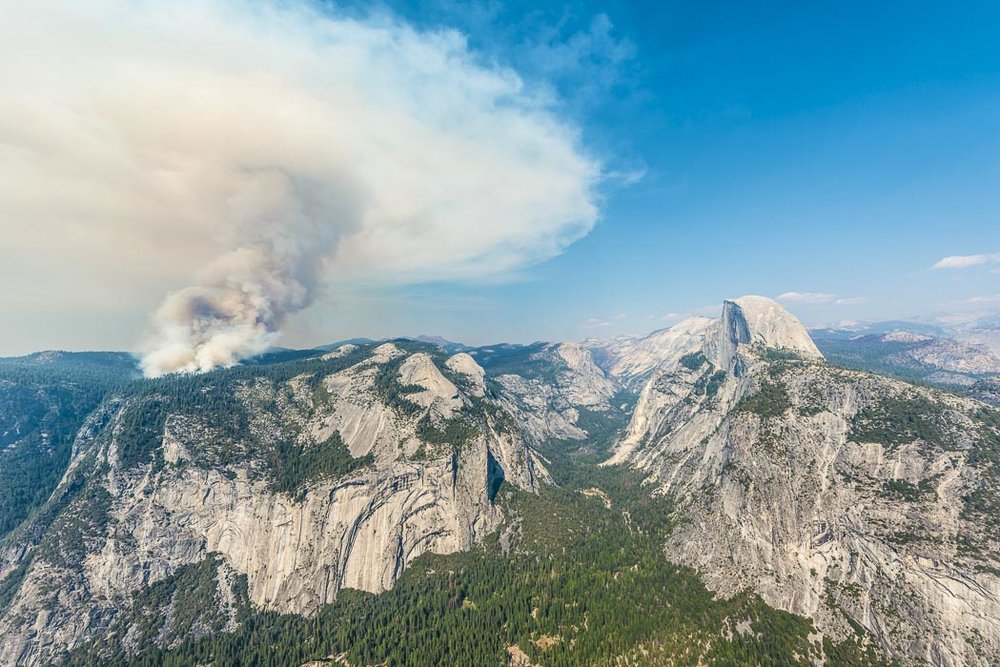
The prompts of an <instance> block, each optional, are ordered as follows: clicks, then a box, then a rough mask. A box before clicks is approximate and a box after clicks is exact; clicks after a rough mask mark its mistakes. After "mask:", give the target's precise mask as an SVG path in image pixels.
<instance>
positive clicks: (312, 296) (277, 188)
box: [0, 0, 1000, 374]
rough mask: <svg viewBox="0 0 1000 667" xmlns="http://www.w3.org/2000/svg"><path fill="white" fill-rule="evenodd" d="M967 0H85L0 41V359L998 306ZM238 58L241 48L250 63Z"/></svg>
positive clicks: (632, 329)
mask: <svg viewBox="0 0 1000 667" xmlns="http://www.w3.org/2000/svg"><path fill="white" fill-rule="evenodd" d="M997 19H1000V9H998V8H997V7H996V6H994V5H991V4H990V3H970V4H967V5H963V6H962V7H948V8H942V7H940V6H939V5H936V4H934V3H917V4H913V3H907V4H905V5H904V4H893V3H890V4H888V5H885V6H881V7H876V8H873V7H865V8H864V11H863V12H860V13H859V11H858V8H857V7H853V6H847V5H844V6H829V7H826V6H825V7H788V6H785V5H783V4H778V3H771V4H764V5H755V6H753V7H740V6H735V7H725V8H719V7H702V6H698V5H687V4H683V3H666V4H660V3H657V4H647V3H641V2H621V3H597V2H584V3H582V4H577V5H574V6H573V7H572V8H570V7H564V6H560V5H552V6H542V7H538V6H536V5H534V4H530V3H521V2H509V3H504V4H498V3H492V2H483V3H475V2H474V3H469V4H463V5H461V6H458V5H455V4H453V3H445V2H442V3H427V4H423V5H420V7H419V9H416V8H414V7H413V6H411V5H410V4H409V3H394V2H389V3H385V4H380V5H378V7H377V8H376V9H370V8H368V7H367V6H366V5H362V4H361V3H351V2H347V3H340V4H329V3H312V2H293V3H284V4H280V5H278V4H275V5H269V4H267V3H264V4H252V3H243V2H209V3H195V2H181V3H174V4H171V5H170V6H169V7H167V6H160V5H156V4H152V3H143V4H134V3H128V2H120V1H118V0H109V1H108V2H104V3H97V4H90V5H87V6H81V5H78V4H76V3H69V2H55V3H48V5H47V6H46V7H39V6H29V5H22V6H19V7H17V8H14V9H12V10H11V11H10V12H9V16H8V20H7V21H5V24H4V26H3V27H0V35H2V36H3V40H2V41H0V44H3V46H0V52H2V53H3V55H4V58H3V62H4V63H5V64H4V65H2V66H0V82H2V83H3V84H4V85H5V87H6V91H7V92H8V102H9V103H7V104H4V105H3V106H2V107H0V145H2V147H3V148H2V150H0V173H2V174H3V175H4V179H3V183H4V185H2V186H0V207H2V208H0V220H3V222H2V223H0V238H3V243H2V244H0V281H2V282H3V284H4V285H5V289H4V290H2V291H0V309H2V312H3V313H4V315H5V316H4V324H5V325H6V326H4V327H3V328H2V329H0V355H3V356H12V355H18V354H25V353H29V352H33V351H38V350H44V349H67V350H80V349H117V350H129V351H140V352H142V353H143V355H144V359H145V363H146V365H147V370H148V371H149V372H151V373H153V374H156V373H159V372H169V371H171V370H178V369H186V370H197V369H205V368H210V367H212V366H213V365H214V364H217V363H223V364H225V363H231V362H232V361H234V360H238V359H239V358H243V357H246V356H250V355H252V354H255V353H257V352H259V351H261V350H263V349H266V348H267V347H269V346H282V347H289V348H305V347H311V346H315V345H322V344H325V343H326V342H328V341H331V340H338V339H345V338H352V337H372V338H386V337H396V336H412V335H416V334H418V333H426V334H428V335H441V336H444V337H445V338H448V339H452V340H459V341H463V342H468V343H469V344H481V343H486V342H498V341H505V342H528V341H534V340H579V339H583V338H587V337H606V336H615V335H621V334H630V335H639V334H643V333H647V332H649V331H652V330H656V329H660V328H663V327H665V326H669V325H670V324H672V323H674V322H676V321H679V320H680V319H682V318H683V317H686V316H689V315H695V314H706V313H707V314H716V313H717V312H718V307H719V306H718V304H719V303H721V301H722V299H723V298H728V297H733V296H738V295H741V294H749V293H756V294H762V295H765V296H769V297H772V298H775V299H777V300H778V301H779V302H781V303H782V304H783V305H784V306H785V307H787V308H789V310H791V312H793V313H794V314H795V315H796V316H798V317H799V318H800V319H802V320H803V322H805V323H806V324H807V325H810V326H817V325H822V324H832V323H837V322H844V321H883V320H889V319H909V318H925V319H934V318H941V317H946V318H952V319H958V320H960V319H963V318H966V319H967V318H972V317H975V316H977V315H984V314H988V313H996V312H997V311H998V309H1000V233H998V231H997V229H998V228H1000V226H998V224H997V222H996V220H997V218H998V215H1000V202H998V201H997V198H996V196H995V184H996V182H997V180H998V176H1000V164H998V163H997V161H996V159H995V155H996V154H997V153H998V149H1000V51H998V50H997V49H996V48H995V43H994V40H993V39H992V35H991V31H990V30H989V26H990V25H995V24H996V21H997ZM249 45H252V48H250V46H249Z"/></svg>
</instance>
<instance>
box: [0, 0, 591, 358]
mask: <svg viewBox="0 0 1000 667" xmlns="http://www.w3.org/2000/svg"><path fill="white" fill-rule="evenodd" d="M8 56H9V57H8ZM0 57H2V58H3V61H4V62H11V63H15V62H16V64H17V66H15V67H6V68H0V86H3V87H4V90H5V92H6V93H8V94H7V96H6V99H7V100H9V103H6V102H5V106H4V108H3V110H2V111H0V141H2V142H4V143H6V144H9V145H10V146H14V147H16V148H15V149H12V150H7V151H2V152H0V190H4V192H5V193H6V194H5V195H4V197H2V198H0V219H7V220H23V221H25V222H26V223H27V224H25V225H23V227H22V228H18V229H16V230H13V231H12V232H11V233H10V234H7V235H6V236H5V242H6V243H9V244H10V247H11V248H17V247H18V244H22V245H23V246H24V247H26V248H28V247H34V246H40V247H41V246H44V248H45V252H46V253H47V254H48V256H49V258H50V259H49V260H47V261H50V262H51V264H52V265H53V266H56V265H58V263H59V262H58V260H57V259H56V258H57V257H59V256H62V257H64V258H66V259H67V260H69V261H71V262H83V261H88V260H89V258H99V259H94V260H93V261H92V264H93V266H92V267H91V268H90V269H89V270H88V271H86V272H83V273H82V274H80V280H81V281H83V282H85V281H86V280H88V279H90V278H91V277H94V280H95V281H96V280H97V277H101V276H104V278H103V280H105V283H106V282H107V281H110V280H115V281H118V282H119V283H120V282H122V281H126V282H128V284H129V285H130V287H132V288H134V291H136V292H137V293H152V292H153V290H158V293H159V294H162V286H163V285H165V284H168V285H174V286H176V287H178V288H179V289H177V291H174V292H172V293H171V294H169V295H168V296H167V297H166V299H164V300H162V305H161V306H160V307H159V309H158V310H157V311H156V314H155V316H154V317H153V318H152V321H151V325H150V330H149V333H148V335H147V337H146V338H145V340H144V341H143V343H142V344H141V351H142V354H143V360H142V364H143V368H144V370H145V372H146V374H147V375H150V376H156V375H162V374H165V373H173V372H200V371H206V370H209V369H212V368H215V367H217V366H226V365H231V364H233V363H236V362H237V361H239V360H240V359H244V358H246V357H249V356H252V355H255V354H258V353H260V352H261V351H263V350H265V349H266V348H267V347H268V346H270V345H273V344H274V342H275V341H276V339H277V337H278V336H279V335H280V332H281V330H282V327H283V326H284V324H285V322H286V321H287V319H288V318H289V317H290V316H291V315H293V314H294V313H296V312H298V311H300V310H302V309H303V308H306V307H308V306H309V305H310V304H311V303H312V302H313V301H314V300H315V298H316V296H317V293H318V292H319V291H320V290H321V289H322V287H323V285H324V284H326V283H327V282H329V281H348V283H349V282H350V281H366V282H371V281H373V280H375V281H379V282H382V283H389V284H392V283H396V284H399V283H406V282H415V281H426V280H467V279H481V278H493V277H496V276H503V275H505V274H509V273H511V272H514V271H517V270H518V269H520V268H522V267H524V266H526V265H528V264H531V263H533V262H538V261H541V260H544V259H547V258H549V257H552V256H553V255H556V254H558V253H559V252H561V251H562V250H563V249H564V248H565V247H566V246H567V245H568V244H570V243H572V242H573V241H575V240H576V239H578V238H580V237H581V236H583V235H585V234H586V233H588V232H589V231H590V229H591V228H592V227H593V225H594V223H595V221H596V219H597V206H596V203H595V201H596V196H595V193H594V190H595V187H596V184H597V182H598V180H599V179H600V177H601V170H600V165H599V164H598V163H597V162H596V161H594V160H592V159H590V158H589V157H587V156H586V155H584V154H583V153H582V152H581V150H580V148H579V142H578V136H577V131H576V129H575V128H574V127H573V126H572V125H570V124H568V123H566V122H565V121H563V120H562V119H560V118H558V117H557V116H556V115H555V114H554V113H553V112H552V111H550V110H549V108H548V107H546V99H547V98H546V97H545V95H535V94H534V93H533V92H532V91H531V90H530V89H529V88H528V87H527V86H525V84H524V82H523V81H522V80H521V79H520V78H519V77H518V76H517V75H516V73H514V72H513V71H510V70H508V69H504V68H500V67H497V66H495V65H492V64H485V63H484V62H483V61H482V60H481V59H480V58H479V57H478V56H477V54H476V53H474V52H472V51H470V49H469V48H468V46H467V44H466V42H465V40H464V38H463V37H462V36H461V35H459V34H457V33H454V32H450V31H431V32H421V31H417V30H414V29H412V28H411V27H409V26H407V25H406V24H403V23H400V22H398V21H394V20H387V19H380V20H375V19H372V20H365V21H362V20H355V19H347V18H342V17H337V16H332V15H330V14H329V13H320V12H318V11H316V10H314V9H313V8H312V6H311V5H307V4H296V3H294V2H292V3H289V2H281V3H275V4H274V5H267V4H260V3H251V2H242V1H240V0H208V1H206V2H196V1H195V0H179V1H178V2H171V3H145V2H129V1H127V0H105V1H104V2H97V3H77V2H69V1H68V0H64V1H62V2H60V0H53V1H52V2H46V3H20V4H17V5H15V6H12V7H11V9H10V11H9V12H7V14H6V15H5V20H4V21H3V22H2V23H0ZM8 190H9V192H7V191H8ZM8 195H9V196H8ZM102 284H104V283H102ZM184 285H187V286H186V287H183V286H184ZM62 287H63V289H65V290H66V291H67V293H70V292H71V291H72V290H74V289H76V285H75V284H74V282H73V281H66V282H64V283H63V285H62ZM80 289H83V288H80ZM90 291H94V288H93V286H91V287H90Z"/></svg>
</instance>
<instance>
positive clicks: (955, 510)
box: [609, 297, 1000, 665]
mask: <svg viewBox="0 0 1000 667" xmlns="http://www.w3.org/2000/svg"><path fill="white" fill-rule="evenodd" d="M691 340H692V345H697V347H698V349H697V351H693V352H689V353H688V354H686V355H685V356H683V357H681V358H679V359H677V360H676V361H673V362H666V363H663V364H661V365H660V366H659V367H658V368H657V369H656V370H655V371H654V372H653V373H652V375H651V376H650V378H649V380H648V381H647V382H646V384H645V386H644V387H643V389H642V392H641V395H640V398H639V401H638V403H637V405H636V408H635V412H634V414H633V417H632V421H631V423H630V425H629V428H628V430H627V432H626V434H625V435H624V436H623V438H622V439H621V441H620V442H619V444H618V446H617V448H616V450H615V452H614V456H613V457H612V459H611V460H610V461H609V463H625V464H628V465H631V466H634V467H636V468H638V469H640V470H642V471H644V472H645V473H646V474H647V480H648V483H649V484H650V488H651V491H652V492H655V493H659V494H664V495H666V496H668V497H670V498H671V499H673V500H674V502H675V504H676V507H677V518H678V520H679V524H678V529H677V530H675V531H674V533H673V534H672V536H671V538H670V540H669V543H668V544H667V545H666V548H667V550H668V554H669V555H670V556H671V557H672V558H674V559H676V560H677V561H679V562H682V563H685V564H688V565H691V566H693V567H695V568H696V569H697V571H698V572H699V573H700V574H701V576H703V578H704V579H705V581H706V582H707V583H708V584H709V586H710V587H711V588H713V589H714V590H716V591H718V593H719V594H721V595H726V596H728V595H731V594H734V593H736V592H738V591H740V590H742V589H745V588H750V589H752V590H755V591H757V592H759V593H760V594H761V595H762V597H763V598H764V600H765V601H767V602H768V603H769V604H771V605H774V606H776V607H779V608H782V609H786V610H789V611H792V612H794V613H798V614H803V615H806V616H810V617H812V618H813V619H814V620H815V622H816V623H817V627H818V628H819V629H820V630H821V631H822V632H824V633H826V634H828V635H830V636H833V637H838V636H843V635H845V634H847V633H852V632H854V629H853V627H854V626H855V624H856V626H857V627H861V628H864V629H865V630H867V631H868V632H869V633H870V634H871V636H872V637H873V638H874V639H875V641H877V642H878V643H879V644H880V645H881V646H882V647H883V648H884V650H885V651H886V652H887V653H888V654H889V655H890V656H891V657H893V658H894V659H896V660H898V661H900V662H902V663H904V664H909V663H913V664H917V663H919V662H921V661H923V660H926V661H927V662H929V663H931V664H937V665H989V664H996V661H997V659H998V657H1000V633H998V632H997V629H998V628H1000V577H998V576H997V573H998V571H1000V568H998V566H1000V560H998V558H997V553H998V547H1000V528H998V523H997V519H996V507H997V505H996V501H997V499H998V498H997V487H996V483H997V482H998V481H1000V469H998V464H1000V431H998V427H1000V423H998V422H997V420H996V416H995V413H992V412H988V411H987V410H986V408H985V406H983V405H982V404H981V403H978V402H976V401H973V400H969V399H963V398H959V397H956V396H952V395H948V394H944V393H941V392H938V391H934V390H931V389H925V388H918V387H915V386H912V385H908V384H905V383H902V382H898V381H895V380H889V379H886V378H883V377H879V376H875V375H871V374H868V373H863V372H855V371H848V370H843V369H839V368H835V367H832V366H830V365H828V364H826V363H825V362H824V361H823V358H822V355H820V353H819V351H818V350H817V349H816V346H815V345H814V344H813V342H812V341H811V339H810V338H809V336H808V334H807V333H806V331H805V329H804V328H803V327H802V325H801V324H799V323H798V321H796V320H795V319H794V318H793V317H792V316H791V315H789V314H788V313H787V312H785V311H784V310H783V309H781V307H780V306H778V305H777V304H775V303H773V302H770V301H768V300H766V299H762V298H760V297H749V298H746V297H745V298H743V299H736V300H733V301H729V302H726V303H725V304H724V307H723V315H722V318H721V319H720V320H718V321H717V322H716V323H714V324H713V325H712V326H711V327H709V328H708V330H707V332H706V334H705V335H704V336H693V337H692V339H691Z"/></svg>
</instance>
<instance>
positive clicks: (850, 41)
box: [308, 2, 1000, 342]
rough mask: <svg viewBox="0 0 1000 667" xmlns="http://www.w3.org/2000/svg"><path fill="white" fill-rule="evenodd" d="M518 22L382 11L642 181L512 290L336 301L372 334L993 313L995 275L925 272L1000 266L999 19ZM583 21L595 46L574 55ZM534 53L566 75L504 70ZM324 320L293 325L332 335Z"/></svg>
mask: <svg viewBox="0 0 1000 667" xmlns="http://www.w3.org/2000/svg"><path fill="white" fill-rule="evenodd" d="M525 4H526V5H527V6H528V7H530V6H531V5H530V3H525ZM876 4H877V5H879V6H875V5H876ZM528 7H521V6H518V4H517V3H503V4H500V3H495V4H488V5H479V6H478V9H477V10H468V9H467V8H465V9H463V8H457V7H449V6H447V5H445V6H444V8H441V6H439V7H438V8H436V9H434V10H424V11H418V12H412V11H411V12H406V11H402V12H401V13H403V15H404V16H408V17H409V18H410V19H411V20H415V21H418V22H421V21H422V22H426V23H428V24H443V25H451V26H456V27H458V28H459V29H461V30H463V31H465V32H466V33H467V34H468V36H469V39H470V42H471V43H472V44H473V45H475V46H478V47H479V48H482V49H483V50H484V51H485V52H487V53H490V54H492V55H493V56H494V57H496V58H497V59H498V60H500V61H502V62H509V63H513V64H515V65H516V66H518V67H519V71H520V72H521V73H522V75H524V76H525V77H526V78H529V79H530V78H531V77H532V76H533V75H537V76H540V77H545V76H548V77H549V80H550V81H551V80H553V79H554V80H555V85H556V86H557V87H558V89H559V93H560V94H561V95H562V96H564V102H563V108H564V113H567V114H571V115H573V116H574V117H575V118H577V119H578V121H579V122H580V123H581V124H582V127H583V139H584V142H585V144H586V145H587V146H588V148H589V149H590V150H592V151H595V152H596V154H597V155H598V156H599V157H600V158H601V159H602V160H604V161H605V163H606V165H607V166H608V168H609V169H610V170H612V171H618V172H621V173H624V174H627V173H634V172H637V171H641V173H642V176H641V178H639V179H638V180H637V181H635V182H632V183H630V184H626V183H623V182H621V181H620V180H619V181H615V182H612V183H611V184H609V186H608V188H607V193H606V198H605V199H604V204H603V211H602V218H601V221H600V223H599V224H598V226H597V227H596V228H595V230H594V231H593V232H591V233H590V234H589V235H588V236H587V237H585V238H583V239H582V240H580V241H577V242H576V243H575V244H574V245H572V246H570V247H569V249H568V250H567V251H566V252H565V253H564V254H562V255H561V256H559V257H556V258H555V259H552V260H550V261H548V262H547V263H545V264H543V265H540V266H536V267H534V268H532V269H529V270H527V271H525V272H524V273H523V274H522V275H521V276H520V279H519V280H516V281H514V282H510V283H507V284H501V285H492V286H491V285H482V284H475V285H464V286H463V285H455V284H447V285H443V284H442V285H425V286H422V287H411V288H407V289H406V290H403V291H402V292H400V293H396V294H394V295H385V294H381V295H370V297H369V299H358V301H356V302H355V301H353V300H352V304H351V305H350V306H349V309H350V310H355V312H356V316H357V320H358V321H367V323H368V324H370V326H371V331H372V332H374V333H376V334H378V335H388V334H391V333H393V332H397V333H419V332H424V331H428V332H434V333H441V334H444V335H447V336H450V337H452V338H456V339H467V340H471V341H476V342H486V341H489V340H501V339H503V340H533V339H548V338H554V339H560V338H579V337H584V336H590V335H597V336H603V335H611V334H618V333H640V332H643V331H647V330H650V329H654V328H658V327H661V326H665V325H667V324H669V323H670V322H671V321H673V320H674V319H676V316H679V315H683V314H687V313H697V312H704V311H709V312H711V310H710V309H711V308H713V307H717V305H718V303H719V302H720V300H721V299H722V298H724V297H727V296H735V295H740V294H744V293H759V294H764V295H769V296H772V297H774V296H778V295H781V294H785V293H788V292H799V293H810V294H813V295H814V296H812V297H804V296H803V297H799V299H797V300H796V299H794V298H791V299H786V305H787V306H788V307H789V308H790V309H791V310H793V312H796V313H797V314H799V315H800V316H801V317H802V318H803V319H804V320H806V321H807V322H811V323H821V322H835V321H841V320H853V319H890V318H898V317H912V316H936V315H939V314H945V313H952V312H956V311H968V310H983V309H990V308H993V309H996V308H997V307H1000V302H998V301H997V300H996V299H993V300H992V301H991V297H995V295H996V294H997V292H1000V271H998V270H997V269H998V267H1000V264H990V263H985V264H981V265H978V266H973V267H969V268H966V269H953V270H933V271H932V270H929V269H930V267H931V266H932V265H933V264H934V263H935V262H937V261H938V260H939V259H941V258H942V257H944V256H948V255H973V254H991V253H996V252H1000V188H998V186H1000V159H998V156H1000V46H997V45H998V44H1000V6H998V5H996V4H995V3H949V4H948V5H945V4H942V3H930V2H927V3H922V2H906V3H902V2H900V3H860V2H845V3H823V4H822V6H819V3H787V2H785V3H690V2H689V3H677V2H669V3H577V4H574V5H573V7H572V8H570V7H567V6H566V5H553V6H551V7H547V8H544V9H541V10H532V9H530V8H528ZM606 25H611V26H613V27H612V28H611V29H610V31H609V32H606V31H604V28H605V27H606ZM553 26H555V27H553ZM595 26H596V27H597V28H599V30H597V31H596V34H599V35H608V36H609V37H610V39H603V40H601V39H594V38H591V39H583V38H582V36H590V37H592V36H593V34H595V30H594V29H595ZM546 38H551V41H549V42H548V43H547V46H548V47H549V48H550V49H554V50H557V55H559V56H565V55H566V53H565V52H566V51H567V50H571V47H567V46H566V45H567V44H569V45H575V47H576V48H577V50H578V53H577V54H575V55H576V56H578V58H577V59H576V60H575V63H572V64H569V63H567V62H566V61H567V60H569V61H571V62H572V61H573V60H574V58H572V57H569V58H567V57H561V58H557V59H558V60H559V65H558V67H557V66H552V67H549V66H547V65H546V64H545V63H544V62H539V61H538V60H536V61H535V62H532V61H531V60H530V59H528V60H525V59H524V58H523V57H521V56H520V55H519V52H522V53H523V52H524V51H525V50H526V49H525V44H526V43H528V44H533V45H537V43H538V42H539V41H541V42H542V43H543V44H545V43H546V42H545V40H546ZM562 47H565V48H563V49H562V51H558V49H560V48H562ZM528 51H529V52H530V53H531V54H532V55H533V57H535V58H538V57H539V54H540V53H543V50H542V49H540V48H534V49H529V50H528ZM541 60H544V58H541ZM553 72H555V73H556V75H557V76H553ZM579 91H582V92H579ZM823 295H828V296H823ZM969 300H972V301H971V302H970V301H969ZM810 301H812V302H814V303H810ZM837 301H845V302H846V303H841V304H838V303H837ZM328 312H329V311H328ZM324 315H326V313H324V312H323V311H322V310H319V309H317V310H316V311H313V312H312V313H310V315H309V316H308V319H310V320H313V321H314V322H315V324H314V325H313V326H314V327H315V328H319V329H322V328H324V323H329V324H331V325H333V326H337V325H336V324H335V321H338V320H340V317H339V316H337V315H334V314H333V313H332V312H330V316H329V318H328V317H325V316H324ZM337 328H338V329H340V330H342V331H343V333H344V334H346V333H347V328H341V327H340V326H337ZM314 333H315V329H313V330H311V331H309V332H308V335H313V334H314Z"/></svg>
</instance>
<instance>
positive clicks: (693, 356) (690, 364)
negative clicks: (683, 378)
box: [679, 352, 708, 371]
mask: <svg viewBox="0 0 1000 667" xmlns="http://www.w3.org/2000/svg"><path fill="white" fill-rule="evenodd" d="M706 361H708V359H706V358H705V355H704V354H702V353H701V352H691V353H689V354H685V355H684V356H683V357H681V358H680V360H679V362H680V365H681V366H683V367H684V368H687V369H688V370H692V371H696V370H698V369H699V368H701V367H702V365H704V363H705V362H706Z"/></svg>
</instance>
